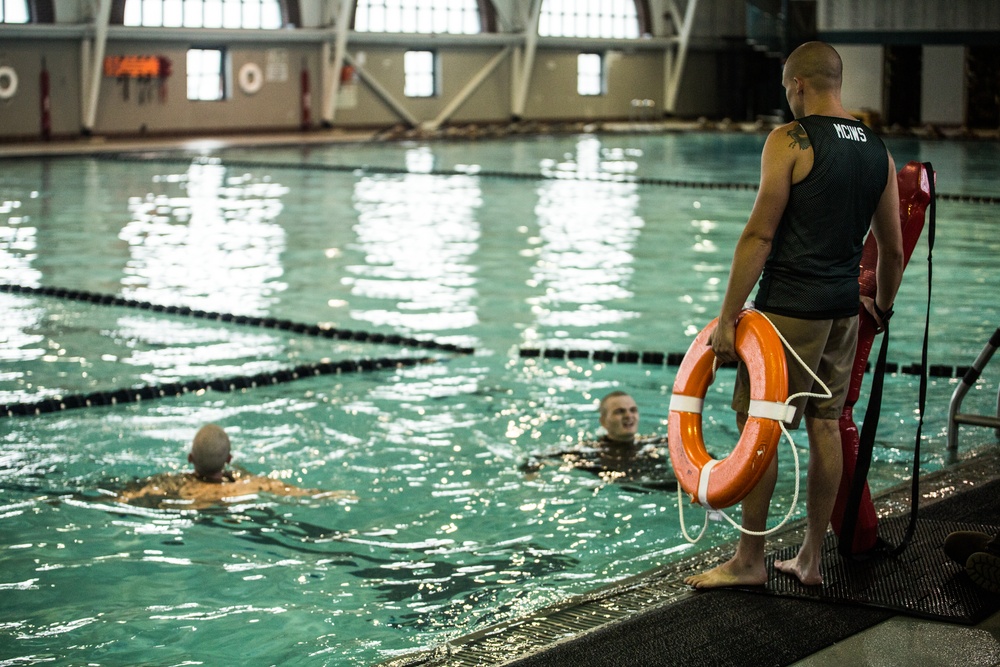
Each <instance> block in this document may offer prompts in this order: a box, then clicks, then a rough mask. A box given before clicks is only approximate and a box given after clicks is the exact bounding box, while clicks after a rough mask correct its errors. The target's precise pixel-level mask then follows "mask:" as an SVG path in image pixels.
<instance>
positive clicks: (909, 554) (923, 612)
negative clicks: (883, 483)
mask: <svg viewBox="0 0 1000 667" xmlns="http://www.w3.org/2000/svg"><path fill="white" fill-rule="evenodd" d="M907 522H908V517H897V518H894V519H889V520H885V521H882V522H880V524H879V535H880V536H882V537H883V538H884V539H886V540H888V541H889V542H892V543H898V542H899V540H900V539H901V538H902V535H903V532H904V530H905V528H906V524H907ZM954 530H980V531H984V532H988V533H990V534H995V533H997V532H1000V528H998V527H997V526H992V525H988V524H979V523H958V522H954V521H940V520H934V519H920V520H918V521H917V528H916V531H915V532H914V535H913V539H912V541H911V542H910V544H909V545H908V546H907V548H906V549H905V550H904V551H903V552H902V553H901V554H899V555H898V556H891V555H889V554H888V553H886V552H883V553H881V554H876V555H874V556H872V557H870V558H868V559H867V560H864V561H860V562H856V561H848V560H845V559H843V558H841V556H840V554H839V553H837V542H836V538H835V537H834V536H833V534H832V533H830V534H828V535H827V539H826V543H825V545H824V546H825V551H824V554H823V585H822V586H803V585H802V584H801V583H799V580H798V579H796V578H795V577H793V576H789V575H786V574H782V573H780V572H776V571H774V570H773V567H772V565H773V562H774V560H776V559H777V560H787V559H789V558H793V557H794V556H795V553H796V551H797V550H798V547H797V546H790V547H787V548H785V549H782V550H781V551H779V552H777V553H776V554H772V555H770V556H768V568H769V569H770V570H771V572H772V573H771V576H770V580H769V581H768V583H767V586H765V587H757V588H747V589H745V590H746V591H747V592H754V593H763V594H771V595H779V596H784V597H795V598H803V599H809V600H815V601H818V602H836V603H846V604H853V605H863V606H867V607H877V608H881V609H887V610H891V611H893V612H896V613H899V614H906V615H908V616H917V617H920V618H927V619H932V620H938V621H947V622H951V623H963V624H967V625H974V624H976V623H979V622H980V621H982V620H984V619H985V618H986V617H988V616H990V615H991V614H993V613H994V612H996V611H997V610H998V609H1000V596H996V595H993V594H991V593H988V592H986V591H984V590H983V589H982V588H980V587H979V586H977V585H975V583H974V582H973V581H972V580H971V579H970V578H969V576H968V575H967V574H966V573H965V569H964V568H963V567H961V566H959V565H958V564H957V563H955V562H953V561H952V560H951V559H949V558H948V557H947V556H946V555H945V553H944V550H943V549H942V548H941V545H942V544H944V540H945V538H946V537H947V536H948V534H949V533H951V532H952V531H954Z"/></svg>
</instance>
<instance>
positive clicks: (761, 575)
mask: <svg viewBox="0 0 1000 667" xmlns="http://www.w3.org/2000/svg"><path fill="white" fill-rule="evenodd" d="M684 583H686V584H687V585H689V586H691V587H693V588H698V589H703V588H724V587H726V586H763V585H764V584H766V583H767V569H766V568H765V567H764V563H763V562H760V563H754V564H751V565H744V564H743V563H742V562H739V561H737V560H736V559H735V558H733V559H731V560H728V561H726V562H725V563H723V564H722V565H719V566H718V567H714V568H712V569H711V570H708V571H707V572H702V573H701V574H694V575H691V576H690V577H687V578H686V579H684Z"/></svg>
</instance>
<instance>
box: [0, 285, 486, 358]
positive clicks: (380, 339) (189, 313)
mask: <svg viewBox="0 0 1000 667" xmlns="http://www.w3.org/2000/svg"><path fill="white" fill-rule="evenodd" d="M0 292H7V293H10V294H35V295H40V296H49V297H55V298H60V299H68V300H71V301H84V302H87V303H93V304H98V305H104V306H121V307H123V308H136V309H139V310H148V311H150V312H154V313H163V314H165V315H180V316H184V317H196V318H199V319H204V320H212V321H216V322H226V323H231V324H239V325H246V326H258V327H263V328H265V329H278V330H281V331H290V332H292V333H297V334H302V335H305V336H315V337H319V338H335V339H337V340H353V341H356V342H360V343H381V344H385V345H399V346H403V347H417V348H420V349H425V350H441V351H442V352H454V353H457V354H472V353H473V352H475V350H474V349H473V348H471V347H463V346H459V345H454V344H451V343H441V342H438V341H434V340H421V339H418V338H411V337H406V336H400V335H398V334H384V333H378V332H368V331H353V330H350V329H338V328H336V327H324V326H320V325H318V324H305V323H302V322H294V321H292V320H285V319H278V318H274V317H258V316H253V315H233V314H231V313H217V312H211V311H205V310H197V309H194V308H189V307H187V306H166V305H162V304H155V303H150V302H148V301H137V300H135V299H126V298H124V297H120V296H115V295H112V294H101V293H99V292H88V291H85V290H73V289H67V288H64V287H29V286H25V285H10V284H0Z"/></svg>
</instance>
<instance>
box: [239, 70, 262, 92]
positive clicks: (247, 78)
mask: <svg viewBox="0 0 1000 667" xmlns="http://www.w3.org/2000/svg"><path fill="white" fill-rule="evenodd" d="M239 82H240V90H242V91H243V92H244V93H246V94H247V95H253V94H254V93H256V92H257V91H259V90H260V89H261V86H263V85H264V73H263V72H261V71H260V65H258V64H257V63H245V64H244V65H243V67H241V68H240V74H239Z"/></svg>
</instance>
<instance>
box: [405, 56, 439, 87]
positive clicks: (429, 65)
mask: <svg viewBox="0 0 1000 667" xmlns="http://www.w3.org/2000/svg"><path fill="white" fill-rule="evenodd" d="M434 61H435V57H434V52H433V51H407V52H406V55H405V57H404V59H403V71H404V72H405V76H406V83H405V85H404V87H403V93H404V94H405V95H406V96H407V97H434V95H435V94H436V93H437V85H436V82H437V77H436V76H435V67H434V65H435V62H434Z"/></svg>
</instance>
